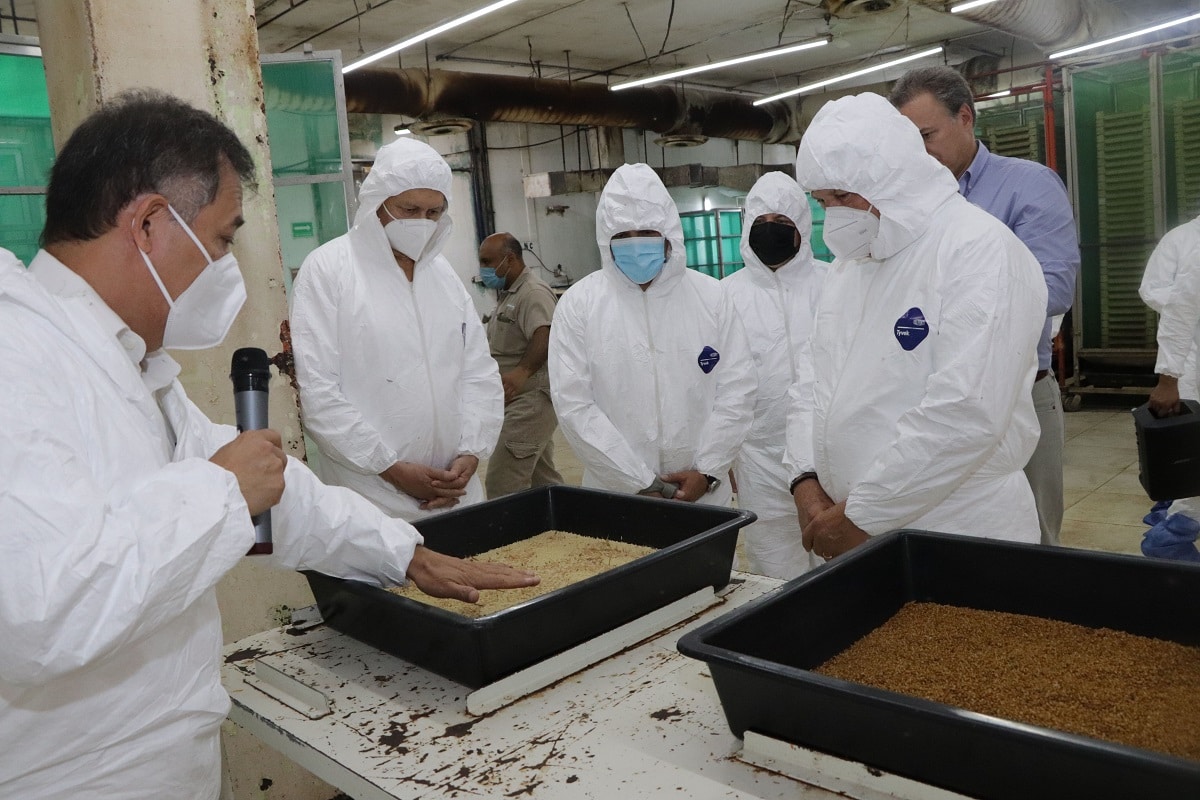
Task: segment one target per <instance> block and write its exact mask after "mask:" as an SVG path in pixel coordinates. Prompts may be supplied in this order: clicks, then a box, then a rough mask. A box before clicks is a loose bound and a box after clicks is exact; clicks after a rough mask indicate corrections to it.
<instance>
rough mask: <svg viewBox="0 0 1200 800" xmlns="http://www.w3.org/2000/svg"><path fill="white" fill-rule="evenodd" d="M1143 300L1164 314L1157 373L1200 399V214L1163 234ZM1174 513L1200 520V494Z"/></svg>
mask: <svg viewBox="0 0 1200 800" xmlns="http://www.w3.org/2000/svg"><path fill="white" fill-rule="evenodd" d="M1138 293H1139V294H1140V295H1141V297H1142V302H1144V303H1145V304H1146V305H1148V306H1150V308H1152V309H1154V310H1155V311H1157V312H1158V313H1159V315H1160V316H1159V318H1158V360H1157V362H1156V363H1155V365H1154V372H1155V374H1157V375H1170V376H1172V377H1175V378H1178V379H1179V396H1180V397H1181V398H1184V399H1188V400H1200V373H1198V371H1197V359H1198V358H1200V217H1197V218H1196V219H1193V220H1191V221H1190V222H1185V223H1184V224H1182V225H1180V226H1178V227H1176V228H1172V229H1171V230H1170V231H1168V232H1167V233H1166V235H1165V236H1163V238H1162V240H1161V241H1160V242H1159V243H1158V246H1157V247H1155V248H1154V252H1153V253H1151V254H1150V260H1149V261H1147V262H1146V272H1145V274H1144V275H1143V276H1142V285H1141V288H1140V289H1139V290H1138ZM1171 513H1172V514H1176V513H1182V514H1187V515H1188V516H1189V517H1191V518H1192V519H1194V520H1200V497H1189V498H1179V499H1177V500H1176V501H1175V502H1174V503H1172V505H1171Z"/></svg>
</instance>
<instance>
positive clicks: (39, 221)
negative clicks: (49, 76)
mask: <svg viewBox="0 0 1200 800" xmlns="http://www.w3.org/2000/svg"><path fill="white" fill-rule="evenodd" d="M0 86H3V87H4V91H3V92H0V247H3V248H5V249H6V250H11V251H12V252H13V253H15V254H16V256H17V258H19V259H21V260H22V261H23V262H25V263H26V264H28V263H29V262H30V260H31V259H32V258H33V256H34V255H35V254H36V253H37V250H38V237H40V236H41V233H42V226H43V225H44V224H45V221H46V203H45V187H46V182H47V180H48V179H49V175H50V167H51V165H52V164H53V163H54V140H53V137H52V135H51V132H50V102H49V99H48V97H47V94H46V76H45V73H44V72H43V71H42V59H41V58H40V57H38V56H36V55H29V54H16V53H0Z"/></svg>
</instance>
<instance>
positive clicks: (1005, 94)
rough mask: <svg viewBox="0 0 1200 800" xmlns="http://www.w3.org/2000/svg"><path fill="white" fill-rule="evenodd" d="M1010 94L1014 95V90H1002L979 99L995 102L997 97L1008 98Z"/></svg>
mask: <svg viewBox="0 0 1200 800" xmlns="http://www.w3.org/2000/svg"><path fill="white" fill-rule="evenodd" d="M1010 94H1012V89H1001V90H1000V91H998V92H992V93H991V94H985V95H984V96H983V97H981V98H979V99H980V100H995V99H996V98H997V97H1008V96H1009V95H1010Z"/></svg>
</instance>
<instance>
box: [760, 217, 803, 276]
mask: <svg viewBox="0 0 1200 800" xmlns="http://www.w3.org/2000/svg"><path fill="white" fill-rule="evenodd" d="M750 249H751V250H753V251H754V255H756V256H758V259H759V261H761V262H762V263H763V264H766V265H767V266H768V267H774V266H776V265H777V264H784V263H786V262H788V261H791V260H792V259H793V258H795V257H796V253H799V252H800V246H799V245H798V244H796V229H795V228H793V227H792V226H791V225H785V224H784V223H782V222H760V223H758V224H757V225H754V226H752V227H751V228H750Z"/></svg>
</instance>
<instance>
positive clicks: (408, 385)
mask: <svg viewBox="0 0 1200 800" xmlns="http://www.w3.org/2000/svg"><path fill="white" fill-rule="evenodd" d="M450 183H451V175H450V167H449V165H448V164H446V161H445V159H443V158H442V157H441V156H440V155H438V153H437V151H435V150H434V149H433V148H431V147H429V145H427V144H424V143H423V142H417V141H413V140H412V139H398V140H396V141H395V142H393V143H391V144H389V145H386V146H384V147H383V148H381V149H380V150H379V154H378V156H377V157H376V159H375V165H374V166H373V167H372V168H371V172H370V173H369V174H368V175H367V177H366V180H364V181H363V185H362V190H361V191H360V192H359V195H358V211H357V212H356V213H355V215H354V227H352V228H351V229H350V231H349V232H348V233H347V234H346V235H344V236H339V237H338V238H337V239H334V240H333V241H331V242H327V243H326V244H324V245H322V246H321V247H318V248H317V249H316V250H314V251H313V252H312V253H310V254H309V256H308V258H306V259H305V260H304V264H303V266H301V268H300V274H299V276H298V277H297V279H296V284H295V287H294V291H293V293H292V343H293V346H294V348H295V353H296V377H297V380H298V382H299V384H300V405H301V408H302V410H303V413H304V424H305V429H306V430H307V431H308V433H309V435H310V436H312V438H313V441H315V442H316V443H317V446H318V447H319V448H320V450H321V464H320V466H319V470H320V475H321V478H322V479H324V480H325V482H326V483H332V484H336V485H339V486H347V487H349V488H351V489H353V490H354V491H356V492H358V493H359V494H361V495H362V496H364V497H366V498H367V499H368V500H370V501H371V502H372V503H374V504H375V505H377V506H379V507H380V508H381V509H383V510H384V511H385V512H387V513H388V514H391V515H392V516H398V517H401V518H403V519H408V520H412V519H417V518H420V517H424V516H426V515H428V514H432V513H436V512H426V511H422V510H421V509H420V503H421V501H419V500H417V499H416V498H414V497H410V496H409V495H407V494H405V493H403V492H401V491H400V490H399V489H396V488H395V487H394V486H392V484H390V483H388V482H387V481H385V480H384V479H383V478H381V477H380V473H382V472H384V471H385V470H386V469H387V468H388V467H390V466H392V465H393V464H395V463H396V462H398V461H408V462H412V463H416V464H423V465H425V466H430V467H435V468H437V469H446V468H447V467H449V466H450V463H451V462H452V461H453V460H454V459H455V458H457V457H458V456H460V455H473V456H477V457H479V458H480V459H484V458H487V457H488V456H489V455H491V452H492V450H493V448H495V446H496V439H497V438H498V437H499V436H500V427H501V425H502V424H503V422H504V390H503V388H502V386H501V384H500V372H499V370H498V369H497V367H496V361H495V359H493V358H492V356H491V351H490V350H489V349H488V342H487V334H486V333H485V332H484V329H483V323H482V322H480V320H479V315H478V314H477V312H476V310H475V304H474V302H473V301H472V300H471V296H470V295H469V294H468V293H467V290H466V287H465V286H463V283H462V280H461V279H460V278H459V277H458V275H456V274H455V272H454V269H453V268H452V267H451V266H450V263H449V262H448V261H446V259H445V258H444V257H442V256H441V255H439V253H440V252H441V250H442V247H443V246H444V245H445V243H446V239H447V238H448V237H449V235H450V229H451V222H450V217H449V215H448V214H443V215H442V217H441V219H440V220H438V224H437V229H436V231H435V232H434V234H433V236H432V237H431V238H430V240H429V244H428V245H426V247H425V252H424V253H423V254H422V255H421V257H420V258H419V259H417V263H416V267H415V269H414V271H413V280H412V281H411V282H409V280H408V278H407V277H406V276H405V275H404V272H403V271H402V270H401V269H400V267H399V265H397V264H396V259H395V257H394V256H393V254H392V248H391V245H389V244H388V240H387V236H386V235H385V234H384V232H383V226H382V225H380V223H379V219H378V217H377V216H376V211H377V209H378V208H379V206H380V205H381V204H382V203H383V201H384V200H386V199H387V198H389V197H393V196H395V195H398V194H400V193H401V192H404V191H407V190H409V189H435V190H437V191H439V192H441V193H442V194H443V195H444V196H445V197H446V201H447V203H448V202H449V200H450ZM466 490H467V494H466V496H465V497H461V498H459V507H461V506H463V505H469V504H471V503H477V502H479V501H481V500H483V499H484V494H483V484H482V482H481V481H480V478H479V476H478V474H476V475H474V476H472V477H471V480H470V482H469V483H468V484H467V486H466Z"/></svg>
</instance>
